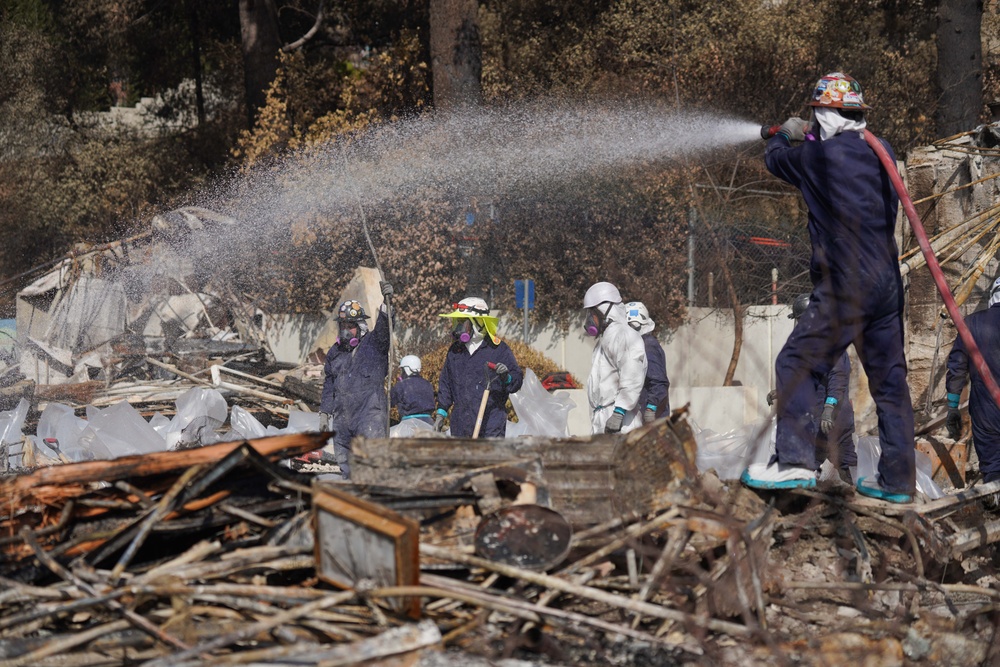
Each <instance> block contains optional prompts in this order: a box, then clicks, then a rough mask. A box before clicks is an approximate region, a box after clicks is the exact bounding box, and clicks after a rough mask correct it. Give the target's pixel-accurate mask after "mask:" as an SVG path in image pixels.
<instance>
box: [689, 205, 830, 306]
mask: <svg viewBox="0 0 1000 667" xmlns="http://www.w3.org/2000/svg"><path fill="white" fill-rule="evenodd" d="M692 223H693V224H692V225H691V235H690V238H689V243H688V267H689V279H688V291H687V295H688V303H689V305H692V306H700V307H709V308H731V307H732V306H733V301H734V299H735V300H736V301H738V302H739V304H740V305H743V306H749V305H767V304H782V303H791V302H792V300H793V299H794V298H795V297H796V295H798V294H801V293H803V292H809V291H810V290H811V289H812V287H811V282H810V280H809V257H810V253H811V249H810V243H809V234H808V231H807V230H806V228H805V225H804V224H800V225H794V226H793V225H792V224H787V225H775V224H774V223H773V222H764V221H763V220H759V219H752V218H738V217H724V216H721V215H716V214H711V213H710V214H706V215H705V216H704V217H703V218H701V219H697V218H696V217H694V216H693V217H692Z"/></svg>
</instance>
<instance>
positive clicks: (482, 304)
mask: <svg viewBox="0 0 1000 667" xmlns="http://www.w3.org/2000/svg"><path fill="white" fill-rule="evenodd" d="M453 307H454V309H455V310H456V311H461V312H463V313H466V314H468V315H470V316H480V315H489V314H490V306H489V304H488V303H486V300H485V299H480V298H479V297H478V296H467V297H465V298H464V299H462V300H461V301H459V302H458V303H456V304H455V305H454V306H453Z"/></svg>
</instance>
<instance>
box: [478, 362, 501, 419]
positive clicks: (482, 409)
mask: <svg viewBox="0 0 1000 667" xmlns="http://www.w3.org/2000/svg"><path fill="white" fill-rule="evenodd" d="M496 367H497V365H496V364H495V363H493V362H492V361H488V362H486V368H488V369H489V371H492V370H494V369H495V368H496ZM489 371H487V378H486V389H484V390H483V400H482V401H480V402H479V414H477V415H476V427H475V428H474V429H472V437H473V438H478V437H479V429H480V428H482V426H483V415H485V414H486V401H488V400H489V398H490V383H491V382H493V379H492V378H490V377H489Z"/></svg>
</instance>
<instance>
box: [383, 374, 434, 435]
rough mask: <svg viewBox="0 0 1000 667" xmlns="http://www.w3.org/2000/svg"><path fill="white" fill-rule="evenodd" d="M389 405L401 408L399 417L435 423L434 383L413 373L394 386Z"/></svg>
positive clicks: (390, 393)
mask: <svg viewBox="0 0 1000 667" xmlns="http://www.w3.org/2000/svg"><path fill="white" fill-rule="evenodd" d="M389 401H390V403H389V405H390V407H395V408H396V409H397V410H399V418H400V420H403V419H419V420H421V421H424V422H427V423H428V424H433V423H434V418H433V416H432V413H433V412H434V385H432V384H431V383H430V382H428V381H427V380H425V379H424V378H422V377H420V376H419V375H411V376H410V377H406V378H403V379H402V380H400V381H399V382H397V383H396V384H394V385H393V386H392V391H391V392H389Z"/></svg>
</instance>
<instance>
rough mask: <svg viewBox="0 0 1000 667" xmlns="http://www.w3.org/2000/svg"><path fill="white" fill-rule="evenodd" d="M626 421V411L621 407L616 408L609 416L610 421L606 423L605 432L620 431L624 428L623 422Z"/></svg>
mask: <svg viewBox="0 0 1000 667" xmlns="http://www.w3.org/2000/svg"><path fill="white" fill-rule="evenodd" d="M624 421H625V411H624V410H622V409H621V408H615V411H614V412H612V413H611V416H610V417H608V421H607V422H606V423H605V424H604V432H605V433H618V432H620V431H621V430H622V422H624Z"/></svg>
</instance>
